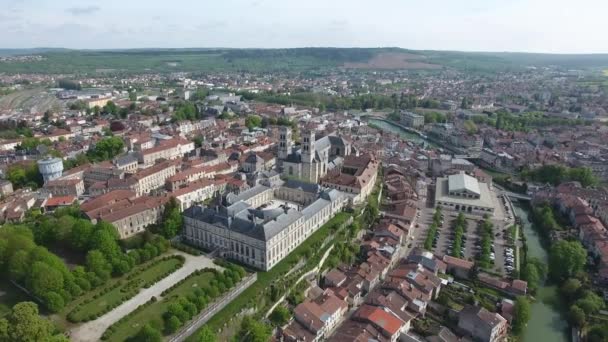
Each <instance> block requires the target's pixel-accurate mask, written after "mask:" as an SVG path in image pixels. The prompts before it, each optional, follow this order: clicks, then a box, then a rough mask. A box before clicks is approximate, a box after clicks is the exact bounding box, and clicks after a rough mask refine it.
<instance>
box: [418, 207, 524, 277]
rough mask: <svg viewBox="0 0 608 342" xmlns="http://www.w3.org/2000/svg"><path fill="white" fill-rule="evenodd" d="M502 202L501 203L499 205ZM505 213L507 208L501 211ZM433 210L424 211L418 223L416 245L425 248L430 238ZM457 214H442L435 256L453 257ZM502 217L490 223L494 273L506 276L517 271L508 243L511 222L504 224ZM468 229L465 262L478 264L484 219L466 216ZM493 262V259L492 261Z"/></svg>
mask: <svg viewBox="0 0 608 342" xmlns="http://www.w3.org/2000/svg"><path fill="white" fill-rule="evenodd" d="M500 202H502V201H500ZM501 209H502V210H501V213H504V212H505V210H504V208H501ZM434 212H435V210H434V208H428V207H427V208H423V209H422V210H421V212H420V217H419V219H418V224H419V228H418V234H417V235H416V240H415V244H416V246H418V247H420V248H424V242H425V239H426V237H427V235H428V234H429V227H430V225H431V224H432V223H433V214H434ZM457 216H458V213H456V212H450V211H445V210H444V211H443V224H441V225H440V226H439V227H438V230H437V238H436V239H435V241H434V242H433V253H435V254H436V255H440V256H441V255H446V254H447V255H450V252H451V248H450V247H451V246H453V242H454V241H453V240H454V234H455V232H454V221H455V220H456V217H457ZM504 217H505V216H503V215H499V218H497V217H494V218H493V219H492V220H491V221H492V224H493V229H492V243H493V246H492V249H493V259H494V260H493V262H494V266H493V267H492V269H491V270H492V271H494V272H499V273H501V274H504V275H507V274H509V273H510V271H511V270H512V268H515V260H514V251H513V250H512V249H511V248H510V246H511V245H512V242H510V241H509V231H508V227H509V226H511V224H510V222H505V220H504ZM465 218H466V222H467V228H466V231H465V233H464V234H463V243H462V246H463V249H462V252H463V259H466V260H471V261H477V260H478V259H479V257H480V253H481V222H483V219H482V218H480V217H478V216H473V215H465ZM490 258H492V256H491V257H490Z"/></svg>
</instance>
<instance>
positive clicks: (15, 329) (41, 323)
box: [0, 302, 68, 342]
mask: <svg viewBox="0 0 608 342" xmlns="http://www.w3.org/2000/svg"><path fill="white" fill-rule="evenodd" d="M35 341H53V342H67V341H68V339H67V338H66V337H65V336H63V335H61V334H56V333H55V327H54V326H53V324H52V323H51V322H50V321H49V320H47V319H45V318H42V317H41V316H40V315H39V314H38V306H37V305H36V304H35V303H32V302H21V303H18V304H16V305H15V306H14V307H13V308H12V310H11V311H10V313H9V314H8V315H7V316H6V317H5V318H0V342H35Z"/></svg>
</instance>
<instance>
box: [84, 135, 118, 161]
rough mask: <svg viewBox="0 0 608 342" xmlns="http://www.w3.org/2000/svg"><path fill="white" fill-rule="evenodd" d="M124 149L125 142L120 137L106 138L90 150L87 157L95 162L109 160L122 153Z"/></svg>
mask: <svg viewBox="0 0 608 342" xmlns="http://www.w3.org/2000/svg"><path fill="white" fill-rule="evenodd" d="M123 149H124V141H123V140H122V138H120V137H114V136H111V137H106V138H103V139H101V140H100V141H98V142H97V143H96V144H95V147H94V148H93V149H92V150H89V152H88V153H87V157H88V158H89V159H90V160H93V161H104V160H109V159H112V158H114V157H115V156H117V155H118V154H120V153H122V151H123Z"/></svg>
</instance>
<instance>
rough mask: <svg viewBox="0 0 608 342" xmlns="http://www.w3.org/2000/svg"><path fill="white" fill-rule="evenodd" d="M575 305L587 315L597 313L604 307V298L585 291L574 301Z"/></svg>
mask: <svg viewBox="0 0 608 342" xmlns="http://www.w3.org/2000/svg"><path fill="white" fill-rule="evenodd" d="M576 305H577V306H578V307H579V308H581V309H582V310H583V311H584V312H585V314H587V315H591V314H594V313H597V312H598V311H600V310H602V309H604V307H605V303H604V299H603V298H602V297H600V296H598V295H597V294H595V293H594V292H592V291H585V292H584V293H583V296H582V297H581V298H579V299H578V300H577V301H576Z"/></svg>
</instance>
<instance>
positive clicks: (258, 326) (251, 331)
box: [240, 316, 272, 342]
mask: <svg viewBox="0 0 608 342" xmlns="http://www.w3.org/2000/svg"><path fill="white" fill-rule="evenodd" d="M240 336H242V337H243V338H242V341H244V342H267V341H268V340H269V339H270V337H271V336H272V329H271V327H270V326H269V325H267V324H264V323H263V322H260V321H256V320H254V319H253V318H252V317H251V316H245V318H244V319H243V323H242V324H241V332H240Z"/></svg>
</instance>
